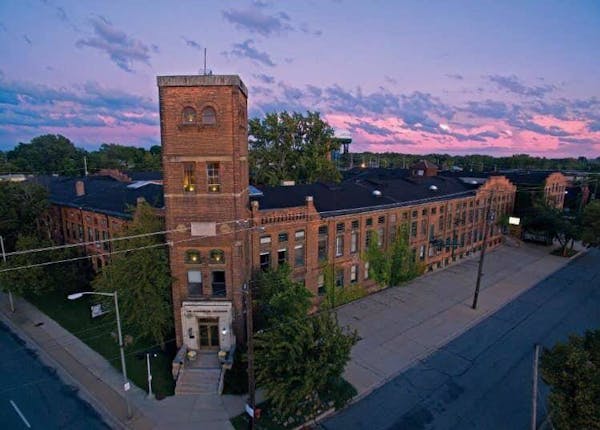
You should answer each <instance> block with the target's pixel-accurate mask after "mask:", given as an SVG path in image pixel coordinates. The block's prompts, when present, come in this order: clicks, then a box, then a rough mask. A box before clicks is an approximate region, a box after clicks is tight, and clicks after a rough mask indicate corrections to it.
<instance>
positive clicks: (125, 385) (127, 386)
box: [123, 382, 131, 391]
mask: <svg viewBox="0 0 600 430" xmlns="http://www.w3.org/2000/svg"><path fill="white" fill-rule="evenodd" d="M130 388H131V384H130V383H129V382H125V383H124V384H123V389H124V390H125V391H129V389H130Z"/></svg>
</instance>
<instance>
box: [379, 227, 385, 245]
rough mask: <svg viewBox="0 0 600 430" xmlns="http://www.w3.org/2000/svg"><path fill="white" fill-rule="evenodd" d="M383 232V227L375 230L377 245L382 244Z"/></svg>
mask: <svg viewBox="0 0 600 430" xmlns="http://www.w3.org/2000/svg"><path fill="white" fill-rule="evenodd" d="M384 234H385V233H384V230H383V227H381V228H380V229H378V230H377V246H378V247H380V248H381V247H382V246H383V239H384Z"/></svg>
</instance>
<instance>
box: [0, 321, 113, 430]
mask: <svg viewBox="0 0 600 430" xmlns="http://www.w3.org/2000/svg"><path fill="white" fill-rule="evenodd" d="M0 351H2V359H1V360H0V380H1V381H2V384H1V385H0V427H2V429H11V430H12V429H28V428H32V429H86V430H87V429H90V430H93V429H107V428H108V426H106V425H105V424H104V423H103V421H102V420H101V419H100V417H99V416H98V414H97V413H96V412H95V411H94V409H92V407H91V406H89V405H88V404H87V403H85V402H84V401H83V400H81V399H80V398H79V397H78V396H77V390H76V389H75V388H73V387H70V386H67V385H65V384H64V383H63V382H62V381H61V380H60V379H59V378H58V377H57V376H56V374H55V371H54V369H52V368H49V367H47V366H44V364H42V363H41V362H40V361H39V360H38V359H37V357H36V355H35V353H33V352H32V351H31V350H29V349H27V348H26V347H25V345H24V344H23V343H22V342H21V341H20V340H18V339H17V338H16V337H15V336H14V335H12V333H10V331H9V330H8V328H7V327H6V326H5V325H4V324H2V323H0Z"/></svg>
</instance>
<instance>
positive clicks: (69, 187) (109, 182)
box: [31, 176, 164, 219]
mask: <svg viewBox="0 0 600 430" xmlns="http://www.w3.org/2000/svg"><path fill="white" fill-rule="evenodd" d="M31 180H32V181H34V182H36V183H39V184H40V185H43V186H44V187H46V188H47V189H48V192H49V199H50V202H51V203H53V204H56V205H61V206H69V207H74V208H80V209H83V210H89V211H93V212H99V213H104V214H106V215H111V216H116V217H120V218H127V219H130V218H131V217H132V213H131V210H130V208H131V207H135V205H136V203H137V200H138V198H140V197H143V198H144V199H145V200H146V201H147V202H148V204H150V205H151V206H153V207H155V208H163V207H164V198H163V187H162V185H157V184H147V185H145V186H143V187H139V188H130V187H128V184H127V183H125V182H120V181H117V180H114V179H112V178H109V177H106V176H88V177H85V178H70V177H62V176H37V177H35V178H33V179H31ZM77 181H82V182H83V183H84V187H85V194H84V195H82V196H77V194H76V191H75V184H76V182H77Z"/></svg>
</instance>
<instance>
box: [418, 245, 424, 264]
mask: <svg viewBox="0 0 600 430" xmlns="http://www.w3.org/2000/svg"><path fill="white" fill-rule="evenodd" d="M419 260H421V261H423V260H425V245H421V246H420V247H419Z"/></svg>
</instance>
